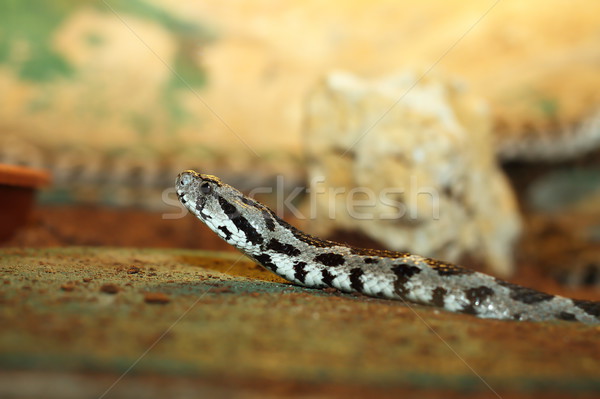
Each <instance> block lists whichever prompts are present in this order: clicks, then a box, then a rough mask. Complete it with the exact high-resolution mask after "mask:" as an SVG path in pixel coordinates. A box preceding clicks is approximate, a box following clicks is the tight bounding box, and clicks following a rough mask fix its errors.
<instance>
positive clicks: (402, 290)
mask: <svg viewBox="0 0 600 399" xmlns="http://www.w3.org/2000/svg"><path fill="white" fill-rule="evenodd" d="M392 271H393V272H394V274H395V275H396V281H394V289H395V290H396V293H397V294H398V295H400V296H401V297H402V298H404V297H405V296H406V293H407V292H408V289H407V288H406V286H405V284H406V283H407V282H408V280H410V278H411V277H412V276H414V275H415V274H419V273H421V269H419V268H418V267H416V266H411V265H407V264H405V263H401V264H399V265H393V266H392Z"/></svg>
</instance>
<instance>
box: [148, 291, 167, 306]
mask: <svg viewBox="0 0 600 399" xmlns="http://www.w3.org/2000/svg"><path fill="white" fill-rule="evenodd" d="M144 302H146V303H158V304H165V303H169V302H171V298H169V297H168V296H167V295H166V294H163V293H162V292H146V293H145V294H144Z"/></svg>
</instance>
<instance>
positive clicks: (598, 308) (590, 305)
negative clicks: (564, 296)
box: [573, 299, 600, 317]
mask: <svg viewBox="0 0 600 399" xmlns="http://www.w3.org/2000/svg"><path fill="white" fill-rule="evenodd" d="M573 304H574V305H575V306H577V307H578V308H579V309H581V310H583V311H584V312H585V313H587V314H589V315H592V316H595V317H600V302H592V301H582V300H580V299H573Z"/></svg>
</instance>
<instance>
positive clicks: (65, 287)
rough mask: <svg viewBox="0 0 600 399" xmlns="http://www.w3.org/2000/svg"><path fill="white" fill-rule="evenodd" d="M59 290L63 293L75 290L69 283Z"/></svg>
mask: <svg viewBox="0 0 600 399" xmlns="http://www.w3.org/2000/svg"><path fill="white" fill-rule="evenodd" d="M60 289H61V290H63V291H67V292H71V291H73V290H74V289H75V286H74V285H73V284H71V283H66V284H63V285H61V286H60Z"/></svg>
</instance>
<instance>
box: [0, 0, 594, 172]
mask: <svg viewBox="0 0 600 399" xmlns="http://www.w3.org/2000/svg"><path fill="white" fill-rule="evenodd" d="M2 8H3V9H2ZM0 20H1V21H0V22H1V23H0V92H1V93H2V96H0V151H1V153H2V157H3V159H4V160H5V161H8V162H16V163H29V164H33V165H48V166H50V167H51V168H53V169H55V170H58V172H59V173H57V174H58V176H62V175H61V173H60V169H61V168H63V169H68V168H70V167H75V166H74V165H78V166H77V167H79V168H83V169H85V168H87V169H88V170H89V173H90V174H102V173H105V174H108V175H109V176H110V175H111V170H114V169H116V170H120V169H127V168H128V165H129V164H133V165H138V167H139V168H141V169H144V170H146V169H147V170H153V169H152V168H153V167H152V166H151V165H160V166H161V167H162V166H164V165H166V166H165V167H166V168H167V169H168V170H169V172H167V173H166V174H169V173H170V171H171V170H177V169H179V168H185V167H191V166H194V167H201V168H203V169H204V170H207V171H214V172H216V171H218V170H227V171H228V172H230V173H232V174H234V173H246V174H248V173H249V172H251V173H258V174H265V175H269V174H275V173H283V174H298V173H300V174H301V173H302V170H303V169H304V164H303V160H302V137H301V136H302V126H303V101H304V99H305V98H306V96H307V94H308V93H309V92H310V90H311V89H312V88H313V87H314V86H315V84H316V82H318V80H319V79H321V78H322V76H323V75H324V74H326V73H328V72H329V71H331V70H344V71H348V72H352V73H355V74H357V75H361V76H367V77H368V76H382V75H387V74H391V73H397V72H400V71H405V70H417V71H429V70H430V68H433V69H432V71H434V72H436V73H443V74H447V75H448V76H452V77H453V78H456V79H458V80H460V81H462V82H464V84H465V87H467V88H468V90H470V91H472V92H473V93H474V94H476V95H478V96H480V97H481V98H483V99H485V100H486V101H487V102H488V103H489V104H490V110H491V115H492V118H493V126H494V134H495V135H496V137H498V140H502V138H503V137H520V135H526V134H528V133H529V132H531V131H538V132H539V131H541V132H545V131H553V130H561V129H566V128H568V127H569V126H571V125H572V124H575V123H578V121H581V120H582V119H584V118H586V117H587V116H588V115H589V114H590V113H592V112H594V110H595V109H596V107H597V104H598V103H599V102H600V90H598V89H599V88H600V67H599V65H600V45H599V43H600V3H596V2H590V1H570V2H566V1H550V2H548V1H529V2H526V3H522V2H502V1H501V2H498V3H495V2H492V1H489V2H482V1H462V2H458V3H456V2H445V1H423V2H418V3H414V2H398V1H384V0H379V1H374V2H366V1H344V2H337V1H336V2H320V1H303V2H287V1H284V2H282V1H275V0H263V1H248V2H222V1H212V0H209V1H203V2H197V1H179V2H166V1H158V0H155V1H142V0H135V1H111V0H107V1H105V2H96V1H94V2H92V1H84V2H81V1H77V2H76V1H68V0H63V1H59V2H42V1H35V2H27V4H25V3H21V2H5V3H3V5H0ZM107 158H108V161H107V160H106V159H107ZM91 165H95V166H93V167H92V166H91ZM115 165H116V166H115ZM119 168H120V169H119ZM154 168H155V169H156V167H154ZM149 173H150V172H149ZM114 174H115V173H113V175H114Z"/></svg>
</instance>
